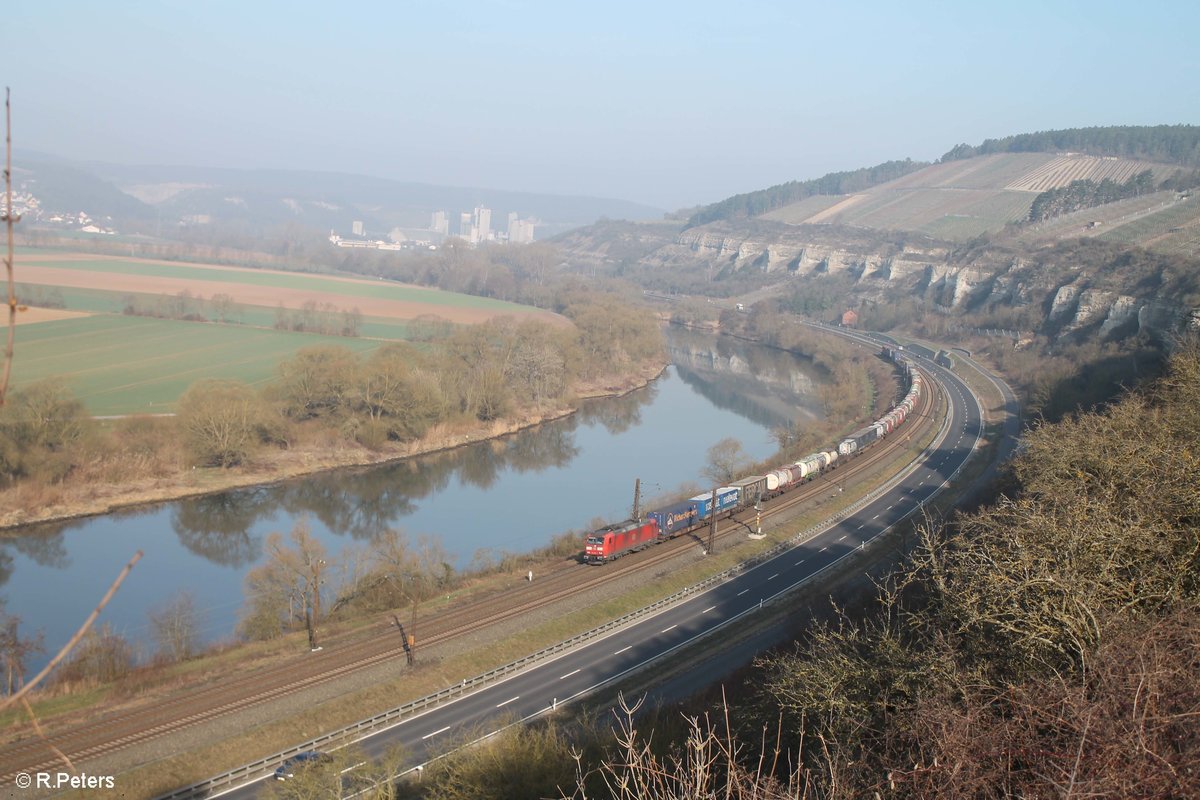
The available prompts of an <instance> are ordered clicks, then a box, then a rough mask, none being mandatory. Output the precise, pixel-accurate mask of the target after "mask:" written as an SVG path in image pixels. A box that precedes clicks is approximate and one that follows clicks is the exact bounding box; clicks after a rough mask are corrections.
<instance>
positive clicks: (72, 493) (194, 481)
mask: <svg viewBox="0 0 1200 800" xmlns="http://www.w3.org/2000/svg"><path fill="white" fill-rule="evenodd" d="M667 366H668V363H667V362H666V361H659V362H654V363H646V364H642V365H641V366H639V367H638V368H636V369H635V370H633V371H631V372H630V373H628V374H626V375H623V376H621V377H619V378H615V379H614V378H609V379H605V380H601V381H593V382H590V383H581V384H578V385H576V386H574V387H573V395H574V397H575V401H574V402H572V403H569V404H566V405H562V406H559V407H555V408H550V409H540V410H538V411H536V412H525V413H522V414H520V415H517V416H514V417H509V418H505V419H501V420H495V421H492V422H489V423H477V424H463V423H457V424H438V425H435V426H434V427H433V428H432V429H431V430H430V431H429V432H428V433H427V434H426V435H425V436H423V437H422V438H420V439H417V440H414V441H411V442H404V443H400V442H395V443H387V444H386V445H384V446H383V447H380V448H379V449H368V448H366V447H363V446H361V445H358V444H355V443H353V442H348V441H338V442H335V443H329V442H310V443H306V444H302V445H299V446H296V447H293V448H289V449H287V450H276V451H270V452H264V453H262V454H261V455H260V456H259V457H258V458H256V460H255V462H254V463H252V464H248V465H246V466H244V467H235V468H231V469H221V468H215V467H214V468H200V469H197V468H192V469H190V470H186V471H181V472H178V473H175V474H171V475H164V476H158V477H154V478H149V479H142V480H137V481H131V482H125V483H119V484H118V483H96V482H88V483H80V484H78V485H72V484H64V485H61V486H57V487H54V489H55V491H54V492H53V499H52V500H51V501H49V502H43V503H41V504H39V505H37V507H35V508H29V507H27V506H28V505H30V504H28V503H27V502H25V501H23V499H22V488H23V487H22V486H20V485H18V486H15V487H12V488H10V489H7V490H5V491H3V492H0V508H4V509H6V510H4V511H0V536H4V535H6V534H15V533H16V532H17V531H18V530H19V529H20V528H22V527H24V526H26V525H31V524H36V523H45V522H58V521H63V520H69V519H76V518H80V517H89V516H94V515H98V514H107V513H110V512H113V511H117V510H126V509H131V508H136V507H138V506H143V505H149V504H153V503H161V502H167V501H171V500H180V499H184V498H189V497H197V496H201V495H207V494H212V493H215V492H222V491H226V490H229V489H240V488H248V487H253V486H261V485H268V484H273V483H278V482H281V481H286V480H290V479H293V478H299V477H303V476H307V475H314V474H317V473H321V472H327V471H330V470H337V469H344V468H348V467H369V466H377V465H380V464H387V463H391V462H396V461H401V460H403V459H407V458H412V457H414V456H421V455H428V454H431V453H437V452H442V451H447V450H453V449H456V448H459V447H464V446H466V445H469V444H472V443H478V442H481V441H486V440H490V439H499V438H502V437H505V436H509V435H511V434H515V433H519V432H521V431H524V430H527V429H529V428H533V427H536V426H538V425H541V424H543V423H546V422H550V421H552V420H556V419H562V418H564V417H568V416H570V415H572V414H574V413H576V412H577V411H578V410H579V403H581V402H582V401H584V400H589V399H595V398H603V397H621V396H623V395H626V394H628V393H630V392H633V391H636V390H637V389H641V388H643V387H645V386H647V385H649V384H650V383H651V382H652V381H653V380H655V379H656V378H658V377H659V376H660V375H661V374H662V373H663V371H664V370H665V369H666V368H667Z"/></svg>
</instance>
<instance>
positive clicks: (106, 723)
mask: <svg viewBox="0 0 1200 800" xmlns="http://www.w3.org/2000/svg"><path fill="white" fill-rule="evenodd" d="M925 377H926V383H925V385H926V386H927V387H930V388H931V389H933V390H934V391H929V392H926V393H925V395H924V397H923V398H922V400H921V405H919V406H918V409H919V410H918V413H916V414H914V415H913V418H911V419H913V420H914V421H916V423H917V424H915V425H912V426H911V433H910V434H909V435H906V436H903V437H900V436H893V437H888V438H887V439H885V440H884V442H883V444H882V445H880V446H877V447H873V448H871V449H869V450H868V451H867V452H866V453H865V454H864V455H861V456H858V457H856V458H854V459H852V460H851V461H850V462H849V463H847V464H845V465H843V466H840V467H838V468H837V469H836V470H834V471H833V472H831V473H826V474H825V475H823V476H821V477H820V478H818V479H816V480H814V481H812V482H811V483H809V484H806V485H805V486H803V487H801V488H798V489H794V490H792V491H791V492H789V493H787V494H785V495H782V496H781V497H778V498H775V499H774V500H771V501H769V502H767V503H765V504H764V506H763V512H762V516H763V518H764V519H770V518H771V517H777V516H779V515H781V514H784V513H787V512H789V511H792V510H794V509H796V508H797V507H798V506H802V505H803V504H805V503H809V502H811V501H813V500H814V499H816V498H818V497H819V496H821V495H823V494H825V493H827V492H828V491H829V489H830V487H831V486H833V485H836V484H839V483H845V482H849V481H852V480H853V479H854V478H855V476H857V475H860V474H862V473H866V472H868V471H870V470H871V469H872V468H874V467H875V466H877V465H879V464H880V463H883V462H886V461H887V460H889V459H890V458H891V457H893V456H894V455H895V453H896V451H897V450H902V449H903V447H904V446H905V445H906V444H907V443H908V442H909V441H910V440H911V439H912V437H913V436H916V435H917V434H918V433H919V432H920V431H922V430H924V429H925V428H926V427H927V426H928V425H929V424H931V423H932V422H933V421H934V419H933V418H934V412H935V410H936V407H937V398H938V396H940V393H941V388H940V386H938V384H937V383H936V382H934V381H931V380H928V377H929V376H927V375H926V376H925ZM754 516H755V515H754V512H753V511H743V512H741V513H740V514H736V515H734V516H733V517H731V518H728V519H726V520H725V521H724V522H723V523H722V524H719V525H718V528H717V532H716V541H717V543H720V542H722V541H728V540H729V539H730V538H733V537H736V536H740V535H744V534H745V533H747V532H748V531H749V529H750V526H751V525H752V524H753V521H754ZM694 546H696V543H695V539H693V538H692V536H688V535H684V536H680V537H677V538H676V539H673V540H670V541H667V542H663V543H661V544H658V545H655V546H652V547H651V548H650V549H649V550H648V551H645V552H642V553H638V554H636V555H634V556H632V557H630V558H622V559H618V560H617V561H615V562H612V563H610V564H607V565H604V566H603V567H593V566H587V565H583V564H579V563H575V562H570V561H567V560H563V561H562V562H558V563H556V564H555V565H554V566H553V567H551V568H550V569H549V571H547V572H544V573H542V574H540V575H539V576H538V579H537V580H536V581H534V582H533V583H532V584H521V585H520V586H519V587H518V588H517V589H514V590H509V591H505V592H503V593H494V594H491V595H488V596H485V597H478V598H474V599H472V600H469V601H467V602H465V603H464V604H462V605H460V606H455V607H450V608H447V609H445V610H443V611H441V612H439V613H437V614H436V615H434V616H427V617H426V618H424V619H422V620H421V631H420V632H421V638H420V640H419V641H418V644H419V646H420V647H422V648H425V647H429V646H431V645H434V644H437V643H439V642H444V641H447V640H450V639H452V638H454V637H457V636H462V635H466V634H469V633H472V632H474V631H478V630H481V629H483V628H486V627H488V626H490V625H495V624H497V623H500V622H504V621H506V620H510V619H513V618H515V617H519V616H521V615H523V614H525V613H528V612H530V611H532V610H535V609H538V608H541V607H544V606H547V605H552V604H554V603H557V602H561V601H562V600H564V599H566V598H569V597H571V596H574V595H577V594H579V593H581V592H586V591H588V590H589V589H593V588H595V587H597V586H599V585H601V584H603V583H605V582H607V581H610V580H612V578H613V577H614V576H615V575H616V574H621V575H631V574H637V573H639V572H646V571H652V570H655V569H657V568H658V567H660V566H661V565H663V564H664V563H666V562H667V561H669V560H671V559H672V558H674V557H675V556H678V555H679V554H680V553H681V552H683V551H684V550H685V549H686V548H688V547H694ZM402 656H403V650H402V646H401V643H400V640H399V634H398V632H397V631H396V630H395V629H394V627H393V626H392V625H391V624H390V623H380V624H378V625H374V626H370V627H369V628H367V629H366V630H365V631H360V632H359V633H358V634H357V638H354V639H350V640H344V641H341V642H337V643H333V642H331V643H330V644H329V645H328V646H327V647H326V649H324V650H322V651H320V652H317V653H306V654H304V655H303V656H299V657H296V658H290V659H288V660H287V661H285V662H282V663H279V664H275V665H272V666H269V667H264V668H262V669H259V670H256V671H253V672H250V673H247V674H244V675H239V676H236V677H232V678H227V679H223V680H222V681H221V682H220V683H218V684H213V685H210V686H206V687H202V688H198V689H195V690H193V691H190V692H187V693H185V694H180V695H177V696H175V697H170V698H166V699H164V700H162V701H161V702H158V703H154V704H152V705H145V706H141V707H137V708H133V709H130V710H128V711H124V712H116V713H111V714H107V715H104V716H102V717H99V718H97V719H95V720H92V721H88V722H85V723H83V724H80V725H76V726H73V727H70V728H67V729H64V730H61V731H55V732H52V733H50V734H49V736H48V737H47V738H48V739H49V741H50V742H51V743H52V744H53V745H54V747H56V748H57V749H58V750H60V751H61V752H63V753H65V754H66V755H67V756H68V757H69V758H70V759H71V760H72V761H73V762H76V763H78V762H79V761H83V760H86V759H94V758H97V757H99V756H103V755H105V754H109V753H113V752H116V751H118V750H121V749H124V748H126V747H130V746H132V745H134V744H139V743H143V742H147V741H150V740H152V739H155V738H158V737H160V736H164V735H168V734H171V733H175V732H178V731H182V730H185V729H187V728H190V727H193V726H196V725H199V724H202V723H205V722H209V721H212V720H215V719H217V718H220V717H222V716H224V715H226V714H229V713H232V712H234V711H238V710H242V709H245V708H247V707H250V706H254V705H259V704H262V703H267V702H270V701H273V700H277V699H280V698H284V697H287V696H289V695H293V694H296V693H298V692H303V691H305V690H307V689H311V688H312V687H314V686H318V685H321V684H324V683H328V682H330V681H334V680H337V679H339V678H342V677H344V676H346V675H348V674H351V673H353V672H355V671H358V670H362V669H366V668H369V667H371V666H375V665H377V664H381V663H386V662H392V661H395V660H396V659H398V658H401V657H402ZM62 766H63V765H62V760H61V759H60V758H59V757H58V756H57V755H56V754H55V753H54V752H53V751H52V750H51V749H50V747H48V746H47V744H46V742H44V741H42V740H41V739H40V738H28V739H24V740H20V741H16V742H11V743H9V744H6V745H3V746H0V781H4V782H9V781H11V780H12V779H13V777H14V776H15V774H16V773H18V772H37V771H46V770H51V769H60V768H61V767H62Z"/></svg>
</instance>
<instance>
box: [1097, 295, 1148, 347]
mask: <svg viewBox="0 0 1200 800" xmlns="http://www.w3.org/2000/svg"><path fill="white" fill-rule="evenodd" d="M1140 308H1141V304H1140V303H1139V302H1138V299H1137V298H1136V297H1130V296H1129V295H1127V294H1123V295H1119V296H1117V298H1116V299H1115V300H1113V301H1112V304H1111V305H1109V307H1108V315H1107V316H1105V318H1104V322H1103V324H1101V325H1100V335H1101V336H1102V337H1107V336H1109V335H1110V334H1111V333H1112V332H1113V331H1119V330H1122V329H1123V328H1125V327H1127V326H1128V325H1129V324H1130V323H1131V322H1133V321H1135V320H1136V319H1137V316H1138V311H1139V310H1140Z"/></svg>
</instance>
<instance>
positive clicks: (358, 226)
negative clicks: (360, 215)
mask: <svg viewBox="0 0 1200 800" xmlns="http://www.w3.org/2000/svg"><path fill="white" fill-rule="evenodd" d="M350 229H351V230H353V231H354V235H355V236H362V235H363V224H362V220H361V219H356V220H354V224H353V225H351V226H350Z"/></svg>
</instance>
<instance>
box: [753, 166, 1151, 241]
mask: <svg viewBox="0 0 1200 800" xmlns="http://www.w3.org/2000/svg"><path fill="white" fill-rule="evenodd" d="M1145 169H1151V170H1153V171H1154V173H1155V180H1161V179H1162V178H1164V177H1166V176H1167V175H1168V174H1169V173H1170V172H1171V168H1165V167H1162V166H1161V165H1155V164H1150V163H1147V162H1143V161H1134V160H1129V159H1119V158H1097V157H1094V156H1083V155H1076V154H1070V155H1055V154H1052V153H1004V154H996V155H987V156H979V157H976V158H969V159H963V160H956V161H949V162H946V163H942V164H933V165H931V166H929V167H926V168H924V169H921V170H918V171H917V172H913V173H912V174H909V175H905V176H903V177H901V178H897V179H896V180H894V181H889V182H888V183H884V184H881V185H879V186H876V187H874V188H871V189H867V190H865V191H863V192H861V193H858V194H855V195H842V196H816V197H809V198H806V199H805V200H803V201H801V202H798V203H794V204H792V205H789V206H784V207H783V208H779V209H776V210H774V211H771V212H769V213H768V214H765V215H764V217H766V218H767V219H771V220H775V221H779V222H784V223H788V224H792V225H800V224H812V223H833V224H841V225H853V226H860V227H867V228H875V229H878V230H911V231H919V232H921V233H926V234H929V235H931V236H934V237H937V238H940V239H946V240H949V241H966V240H968V239H971V238H974V237H976V236H978V235H979V234H981V233H984V232H988V231H997V230H1000V229H1002V228H1003V227H1004V226H1005V225H1006V224H1007V223H1009V222H1014V221H1018V220H1022V219H1025V218H1026V217H1027V216H1028V214H1029V209H1030V206H1031V204H1032V203H1033V200H1034V198H1035V197H1037V195H1038V193H1040V192H1042V191H1045V190H1047V189H1052V188H1057V187H1061V186H1066V185H1067V184H1069V183H1071V181H1075V180H1083V179H1089V180H1093V181H1101V180H1104V179H1106V178H1107V179H1111V180H1114V181H1117V182H1122V181H1125V180H1128V179H1129V178H1130V177H1132V176H1133V175H1135V174H1137V173H1138V172H1140V171H1142V170H1145Z"/></svg>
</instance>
